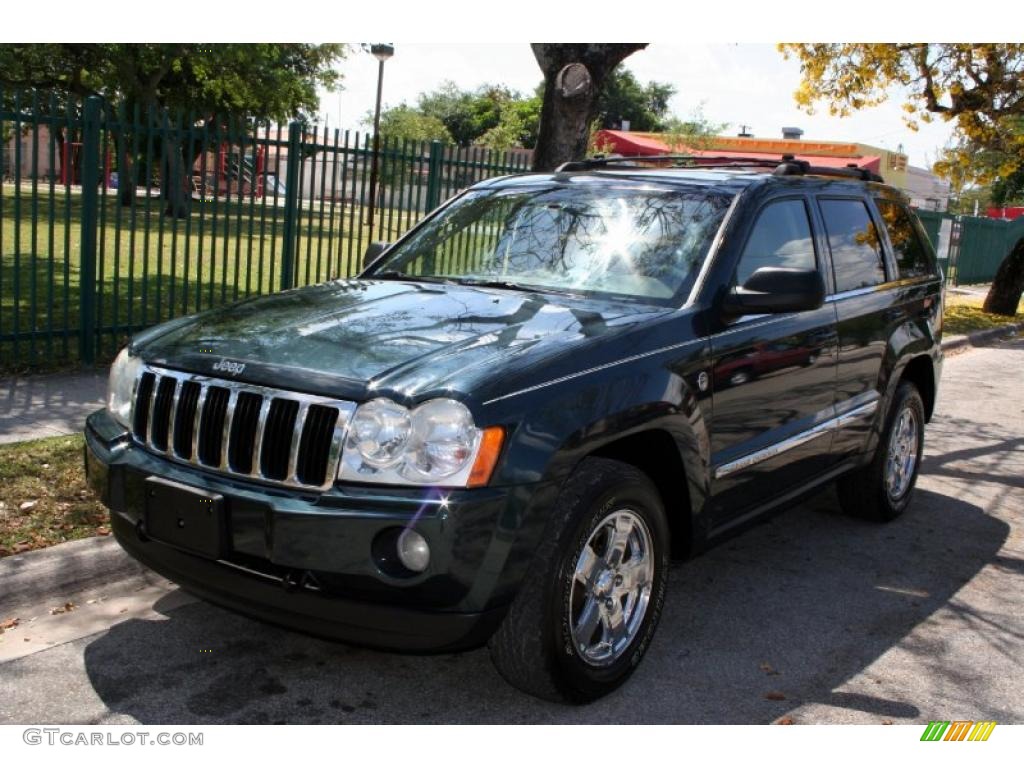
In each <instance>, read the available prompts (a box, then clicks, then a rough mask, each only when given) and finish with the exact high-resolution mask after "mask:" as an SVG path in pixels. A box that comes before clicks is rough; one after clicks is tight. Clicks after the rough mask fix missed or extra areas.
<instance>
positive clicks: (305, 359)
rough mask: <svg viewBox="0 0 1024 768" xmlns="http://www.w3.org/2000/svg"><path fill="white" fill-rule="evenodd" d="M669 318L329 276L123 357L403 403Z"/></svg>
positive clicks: (645, 311)
mask: <svg viewBox="0 0 1024 768" xmlns="http://www.w3.org/2000/svg"><path fill="white" fill-rule="evenodd" d="M669 311H670V310H669V309H667V308H665V307H660V306H650V305H645V304H637V303H634V302H627V301H610V300H603V299H593V298H584V297H579V296H567V295H555V294H541V293H534V292H520V291H512V290H505V289H491V288H481V287H473V286H465V285H458V284H450V283H427V282H415V281H404V280H338V281H334V282H329V283H322V284H320V285H315V286H309V287H306V288H299V289H295V290H290V291H284V292H282V293H277V294H272V295H269V296H262V297H258V298H254V299H250V300H247V301H244V302H241V303H239V304H233V305H229V306H226V307H222V308H218V309H215V310H210V311H208V312H205V313H202V314H200V315H195V316H192V317H188V318H181V319H178V320H174V321H171V322H170V323H166V324H164V325H163V326H158V327H157V328H155V329H152V331H149V332H146V333H143V334H141V335H140V336H139V337H137V338H136V341H135V343H134V349H135V351H136V353H138V354H141V355H142V356H143V357H144V358H145V359H147V360H148V361H150V362H152V363H156V364H164V365H168V366H171V367H180V368H185V369H187V370H196V371H199V372H202V373H207V374H211V373H212V374H213V375H216V376H223V377H226V378H230V377H231V376H237V377H238V378H242V379H250V378H252V374H256V377H257V378H260V376H259V373H260V372H263V374H264V377H265V375H266V373H267V371H277V372H278V373H281V372H286V373H287V374H289V375H288V376H286V378H294V376H295V375H296V374H297V372H301V374H302V375H304V376H308V377H309V381H310V383H311V387H312V388H313V389H324V388H325V387H324V386H323V382H325V381H336V380H344V381H347V382H350V383H359V384H361V385H362V387H363V389H366V388H372V389H374V390H393V391H398V392H401V393H404V394H406V395H410V396H411V395H416V394H419V393H421V392H424V391H427V390H433V389H444V388H447V389H449V390H452V389H456V390H458V389H462V390H463V391H468V388H469V387H473V386H476V385H478V384H479V383H480V380H481V378H486V377H491V378H498V377H501V376H503V375H506V374H508V373H509V369H508V368H507V367H505V364H506V363H512V362H515V361H516V360H518V361H519V362H521V363H522V364H526V363H527V362H528V363H529V364H533V363H535V362H536V361H537V359H538V358H542V357H544V356H545V354H559V353H564V352H567V351H568V350H569V348H570V347H572V346H575V345H580V344H585V343H587V342H588V341H592V340H595V339H598V338H604V337H608V336H609V335H613V334H618V333H621V332H622V331H624V330H625V329H627V328H630V327H635V326H636V325H637V324H638V323H641V322H646V321H649V320H651V319H652V318H653V317H655V316H659V315H663V314H666V313H668V312H669ZM232 364H234V365H232ZM239 364H244V365H245V369H241V370H240V369H239ZM499 364H502V366H503V367H501V368H499V367H498V366H499ZM214 366H216V367H214ZM218 371H221V373H219V372H218ZM223 371H226V372H227V373H223ZM314 383H317V384H316V386H312V385H313V384H314ZM326 388H329V389H332V390H336V388H335V387H334V386H330V387H326Z"/></svg>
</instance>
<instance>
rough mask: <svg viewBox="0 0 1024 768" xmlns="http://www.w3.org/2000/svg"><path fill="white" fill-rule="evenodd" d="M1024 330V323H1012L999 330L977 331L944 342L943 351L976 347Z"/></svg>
mask: <svg viewBox="0 0 1024 768" xmlns="http://www.w3.org/2000/svg"><path fill="white" fill-rule="evenodd" d="M1022 330H1024V323H1010V324H1009V325H1002V326H1000V327H998V328H989V329H988V330H984V331H975V332H974V333H968V334H965V335H963V336H952V337H950V338H948V339H943V341H942V345H941V346H942V351H943V352H949V351H950V350H953V349H961V348H963V347H975V346H978V345H979V344H981V343H983V342H986V341H991V340H992V339H998V338H1002V337H1003V336H1015V335H1016V334H1018V333H1020V332H1021V331H1022Z"/></svg>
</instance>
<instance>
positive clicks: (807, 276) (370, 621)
mask: <svg viewBox="0 0 1024 768" xmlns="http://www.w3.org/2000/svg"><path fill="white" fill-rule="evenodd" d="M704 162H708V163H709V165H707V166H706V167H671V168H659V167H650V164H647V165H643V164H636V163H626V162H614V161H612V160H604V161H601V160H598V161H593V162H585V163H577V164H572V165H570V166H566V167H563V169H562V170H560V171H559V172H557V173H552V174H532V175H523V176H515V177H509V178H503V179H495V180H491V181H487V182H484V183H481V184H478V185H476V186H474V187H472V188H471V189H469V190H467V191H465V192H464V193H462V194H460V195H458V196H457V197H456V198H454V199H453V200H451V201H449V202H448V203H447V204H445V205H444V206H443V207H442V208H440V209H439V210H438V211H436V212H435V213H433V214H432V215H431V216H430V217H428V218H427V219H426V220H425V221H424V222H423V223H421V224H420V225H419V226H417V227H416V228H415V229H413V230H412V231H411V232H410V233H409V234H407V235H406V236H405V237H403V238H402V239H401V240H400V241H399V242H397V243H395V244H393V245H391V246H389V247H387V248H386V250H384V252H383V253H381V254H380V255H378V256H377V257H376V258H375V260H373V262H372V263H371V264H370V265H369V267H368V268H367V269H366V270H365V271H364V272H363V273H362V274H361V275H360V276H359V277H358V278H357V279H351V280H337V281H334V282H329V283H324V284H321V285H316V286H311V287H307V288H300V289H296V290H291V291H285V292H283V293H279V294H276V295H272V296H265V297H260V298H254V299H251V300H248V301H245V302H242V303H240V304H235V305H233V306H230V307H227V308H223V309H216V310H211V311H209V312H206V313H203V314H200V315H197V316H193V317H185V318H181V319H178V320H174V321H171V322H168V323H165V324H163V325H160V326H157V327H155V328H153V329H151V330H148V331H146V332H144V333H141V334H139V335H138V336H136V337H135V338H134V339H133V340H132V342H131V344H130V345H129V346H128V347H127V348H126V349H124V350H123V351H122V352H121V354H120V355H119V357H118V358H117V360H116V362H115V363H114V365H113V368H112V370H111V375H110V390H109V402H108V407H107V408H106V409H104V410H102V411H99V412H97V413H95V414H93V415H92V416H91V417H90V418H89V420H88V423H87V426H86V438H87V441H86V444H87V451H86V453H87V456H86V460H87V466H88V473H89V477H90V481H91V483H92V485H93V486H94V487H95V488H96V489H97V491H98V492H99V493H100V494H101V495H102V498H103V501H104V503H106V504H107V505H108V506H109V507H110V509H111V513H112V514H111V517H112V523H113V531H114V533H115V534H116V536H117V538H118V540H119V541H120V542H121V544H122V545H123V546H124V548H125V549H126V550H128V552H130V553H131V554H132V555H133V556H135V557H136V558H138V559H139V560H140V561H142V562H144V563H146V564H147V565H149V566H150V567H152V568H153V569H154V570H156V571H158V572H159V573H162V574H164V575H165V576H167V577H168V578H170V579H172V580H174V581H176V582H178V583H179V584H180V585H181V586H182V587H184V588H185V589H187V590H190V591H192V592H195V593H196V594H198V595H200V596H202V597H204V598H206V599H208V600H210V601H212V602H215V603H218V604H220V605H223V606H225V607H228V608H231V609H233V610H236V611H239V612H242V613H245V614H248V615H250V616H254V617H258V618H261V619H265V620H267V621H272V622H275V623H280V624H284V625H287V626H290V627H295V628H297V629H301V630H304V631H307V632H311V633H315V634H318V635H325V636H329V637H334V638H340V639H344V640H346V641H349V642H353V643H360V644H366V645H372V646H376V647H382V648H389V649H396V650H408V651H439V650H453V649H459V648H466V647H471V646H474V645H479V644H482V643H484V642H489V644H490V648H491V653H492V655H493V658H494V662H495V664H496V665H497V667H498V669H499V670H500V671H501V673H502V674H503V675H504V676H505V677H506V678H507V679H508V680H509V681H510V682H511V683H512V684H513V685H516V686H519V687H520V688H522V689H524V690H526V691H529V692H531V693H533V694H536V695H539V696H543V697H547V698H555V699H568V700H572V701H586V700H590V699H593V698H596V697H598V696H601V695H602V694H604V693H606V692H608V691H610V690H612V689H614V688H615V687H616V686H618V685H619V684H621V683H622V682H623V681H624V680H625V679H626V678H627V677H628V675H629V674H630V672H631V671H632V670H633V669H634V668H635V667H636V665H637V664H638V663H639V662H640V659H641V658H642V657H643V655H644V652H645V650H646V649H647V646H648V644H649V643H650V642H651V639H652V637H653V636H654V631H655V627H656V625H657V622H658V616H659V614H660V612H661V609H662V606H663V604H664V602H665V600H666V599H668V595H667V592H666V584H667V575H668V570H669V562H670V557H671V556H673V555H675V556H684V555H686V554H689V553H694V552H696V551H699V550H700V549H701V548H703V547H706V546H707V545H708V544H709V543H710V542H711V541H713V540H714V539H716V538H718V537H720V536H722V535H723V534H725V533H726V532H729V531H731V530H735V529H736V527H737V526H740V525H741V524H743V523H744V522H746V521H749V520H751V519H752V518H754V517H755V516H757V515H760V514H762V513H764V512H766V511H767V510H769V509H772V508H774V507H778V506H780V505H784V504H786V503H789V502H791V501H792V500H794V499H795V498H797V497H798V496H801V495H803V494H805V493H806V492H808V491H810V490H812V489H814V488H816V487H818V486H821V485H822V484H824V483H827V482H830V481H832V480H838V481H839V488H840V498H841V501H842V504H843V507H844V508H845V509H846V510H848V511H849V512H850V513H853V514H856V515H860V516H863V517H868V518H872V519H876V520H889V519H891V518H894V517H895V516H897V515H898V514H900V513H901V512H902V511H903V510H904V509H905V508H906V507H907V504H908V503H909V500H910V498H911V493H912V491H913V488H914V483H915V479H916V476H917V471H918V468H919V466H920V458H921V450H922V445H923V437H924V425H925V422H926V421H927V420H928V419H929V418H930V416H931V413H932V409H933V407H934V403H935V396H936V386H937V383H938V380H939V372H940V367H941V361H942V358H941V353H940V348H939V337H940V335H941V318H942V290H941V289H942V280H941V275H940V274H939V272H938V270H937V268H936V264H935V258H934V253H933V251H932V249H931V246H930V245H929V242H928V239H927V237H926V236H925V234H924V232H923V230H922V228H921V225H920V224H919V222H918V221H917V219H916V217H915V216H914V215H913V213H912V212H911V211H910V209H909V208H908V207H907V205H906V203H905V202H904V200H903V199H902V197H901V195H900V194H899V193H898V192H896V191H894V190H893V189H892V188H890V187H887V186H885V185H883V184H881V183H879V182H880V180H878V179H877V178H875V177H871V176H870V175H868V174H864V173H862V172H860V171H856V170H852V169H849V170H848V169H842V170H831V171H830V170H827V169H816V168H813V167H809V166H807V165H806V164H804V163H800V162H797V161H794V160H792V159H788V158H784V159H783V160H782V161H777V162H774V163H765V162H764V161H757V160H750V161H737V160H735V159H730V160H728V161H722V162H720V163H715V162H712V161H704ZM676 597H677V598H678V599H685V597H684V596H676Z"/></svg>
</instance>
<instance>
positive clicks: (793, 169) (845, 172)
mask: <svg viewBox="0 0 1024 768" xmlns="http://www.w3.org/2000/svg"><path fill="white" fill-rule="evenodd" d="M656 162H672V163H674V164H675V166H676V167H681V168H682V167H689V168H771V169H772V175H774V176H836V177H840V178H847V179H859V180H861V181H877V182H882V181H883V179H882V177H881V176H879V175H878V174H877V173H875V172H874V171H869V170H868V169H867V168H860V167H859V166H857V165H856V164H855V163H849V164H848V165H847V166H846V167H845V168H832V167H827V166H820V165H811V164H810V163H809V162H808V161H806V160H797V159H796V158H795V157H794V156H793V155H782V156H781V158H780V159H779V160H774V159H771V158H764V157H721V156H719V157H711V156H703V157H698V156H694V155H637V156H634V157H623V156H614V157H602V156H598V157H592V158H588V159H586V160H573V161H571V162H568V163H563V164H562V165H560V166H559V167H558V168H556V169H555V170H556V172H557V173H564V172H571V171H589V170H593V169H594V168H606V167H608V166H610V165H620V164H621V165H626V166H635V165H637V164H638V163H656Z"/></svg>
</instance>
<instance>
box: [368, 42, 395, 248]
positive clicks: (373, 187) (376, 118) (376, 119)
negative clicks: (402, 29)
mask: <svg viewBox="0 0 1024 768" xmlns="http://www.w3.org/2000/svg"><path fill="white" fill-rule="evenodd" d="M363 48H364V49H366V48H367V46H365V45H364V46H363ZM369 51H370V53H372V54H373V56H374V58H376V59H377V62H378V65H377V107H376V109H375V110H374V112H373V158H372V159H371V160H370V215H369V216H367V219H366V221H367V224H368V225H369V227H370V236H371V237H373V213H374V208H375V207H376V204H377V162H378V158H379V156H380V98H381V95H382V94H383V92H384V62H385V61H387V60H388V59H390V58H391V57H392V56H394V55H395V46H393V45H392V44H391V43H374V44H373V45H370V46H369Z"/></svg>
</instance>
